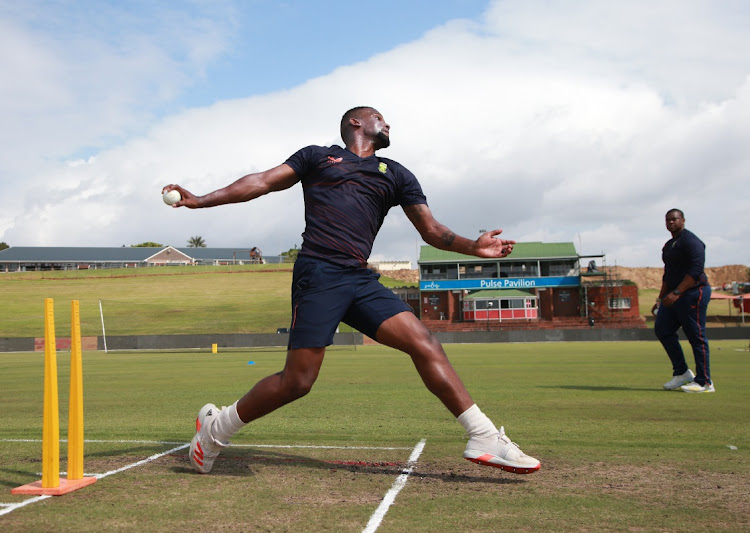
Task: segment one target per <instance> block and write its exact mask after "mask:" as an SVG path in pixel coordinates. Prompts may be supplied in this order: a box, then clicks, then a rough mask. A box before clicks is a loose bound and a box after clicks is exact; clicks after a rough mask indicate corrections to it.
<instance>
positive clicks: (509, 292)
mask: <svg viewBox="0 0 750 533" xmlns="http://www.w3.org/2000/svg"><path fill="white" fill-rule="evenodd" d="M529 296H533V294H531V292H529V291H522V290H519V289H485V290H481V291H473V292H470V293H469V295H468V296H466V298H464V299H465V300H471V299H472V298H528V297H529Z"/></svg>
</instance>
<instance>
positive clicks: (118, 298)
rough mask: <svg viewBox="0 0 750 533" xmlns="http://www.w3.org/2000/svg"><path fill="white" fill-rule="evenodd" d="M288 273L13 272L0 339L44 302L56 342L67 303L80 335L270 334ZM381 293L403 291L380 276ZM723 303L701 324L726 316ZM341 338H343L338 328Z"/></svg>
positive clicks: (65, 329) (643, 302)
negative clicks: (76, 307) (50, 307)
mask: <svg viewBox="0 0 750 533" xmlns="http://www.w3.org/2000/svg"><path fill="white" fill-rule="evenodd" d="M291 268H292V265H243V266H226V267H160V268H139V269H132V268H131V269H114V270H83V271H57V272H20V273H6V274H2V275H0V294H2V295H3V296H4V298H3V305H0V337H42V336H44V319H43V317H44V299H45V298H53V299H54V301H55V311H56V312H55V315H56V317H55V318H56V321H55V326H56V327H55V330H56V334H57V336H58V337H68V336H70V301H71V300H78V301H79V302H80V312H81V333H82V334H83V335H84V336H97V335H101V334H102V323H101V316H100V314H99V302H100V301H101V304H102V309H103V314H104V322H105V328H106V332H107V335H173V334H184V333H196V334H200V333H205V334H211V333H214V334H216V333H218V334H222V333H275V332H276V329H277V328H280V327H288V326H289V317H290V315H291V308H290V302H289V292H290V286H291V282H292V272H291ZM381 281H382V282H383V284H384V285H386V286H387V287H400V286H403V285H404V283H403V282H401V281H398V280H395V279H391V278H388V277H387V276H382V277H381ZM657 294H658V291H648V290H646V291H641V292H640V293H639V295H640V296H639V302H640V305H639V311H640V314H641V315H643V316H646V317H651V306H652V305H653V301H654V299H655V298H656V296H657ZM731 312H734V316H735V317H736V310H734V311H732V310H731V309H730V307H729V306H728V304H727V303H726V302H725V301H713V302H711V303H710V304H709V308H708V314H709V316H717V315H728V314H729V313H731ZM341 331H351V328H349V327H348V326H346V325H343V324H342V326H341Z"/></svg>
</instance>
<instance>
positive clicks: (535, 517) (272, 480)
mask: <svg viewBox="0 0 750 533" xmlns="http://www.w3.org/2000/svg"><path fill="white" fill-rule="evenodd" d="M746 346H747V341H716V342H713V343H712V345H711V347H712V369H713V374H714V380H715V383H716V388H717V392H716V393H715V394H712V395H689V394H684V393H680V392H665V391H663V390H661V384H662V383H663V382H665V381H666V380H667V379H668V378H669V375H670V372H669V363H668V360H667V358H666V356H665V355H664V353H663V350H662V349H661V347H660V345H659V344H658V343H657V342H623V343H615V342H611V343H564V344H560V343H542V344H487V345H448V346H446V350H447V352H448V353H449V356H450V357H451V360H452V361H453V364H454V366H455V367H456V369H457V370H458V372H459V374H460V375H461V376H462V378H463V380H464V382H465V383H466V385H467V387H468V388H469V390H470V391H471V393H472V395H473V396H474V398H475V400H476V401H477V403H478V404H479V405H480V406H481V408H482V409H483V411H485V412H486V413H487V414H489V415H490V416H491V418H492V419H493V420H494V421H495V422H496V423H497V424H498V425H501V424H502V425H504V426H505V427H506V430H507V431H508V434H509V435H510V436H511V437H512V438H513V439H514V440H516V441H517V442H519V443H520V445H521V446H522V448H523V449H524V451H526V452H527V453H529V454H531V455H534V456H536V457H538V458H539V459H540V460H541V461H542V464H543V466H542V469H541V470H540V471H539V472H538V473H536V474H533V475H529V476H514V475H512V474H507V473H504V472H501V471H499V470H494V469H489V468H483V467H479V466H476V465H473V464H471V463H469V462H468V461H465V460H463V459H461V452H462V451H463V443H464V442H465V439H464V436H463V430H462V428H461V427H460V426H459V424H457V423H456V422H455V420H453V418H452V417H451V416H450V415H449V413H448V412H447V411H446V410H445V409H444V408H443V407H442V406H441V405H440V404H439V402H438V401H437V400H436V399H435V398H434V397H433V396H432V395H430V394H429V393H428V392H427V391H426V390H425V388H424V386H423V385H422V383H421V381H420V379H419V377H418V375H417V373H416V371H415V370H414V368H413V366H412V364H411V362H410V361H409V358H408V357H407V356H405V355H403V354H401V353H399V352H397V351H395V350H391V349H387V348H384V347H380V346H372V347H369V346H368V347H360V348H358V349H357V350H356V351H341V350H336V351H330V352H329V353H328V354H327V355H326V362H325V363H324V365H323V369H322V371H321V374H320V378H319V380H318V383H317V384H316V386H315V388H314V389H313V391H312V392H311V393H310V394H309V395H308V396H307V397H305V398H303V399H301V400H299V401H298V402H295V403H294V404H292V405H289V406H286V407H284V408H282V409H281V410H279V411H278V412H275V413H272V414H271V415H269V416H267V417H265V418H263V419H261V420H259V421H256V422H254V423H253V424H251V425H250V426H248V427H247V428H245V429H244V430H243V431H241V432H240V433H239V434H238V435H237V436H236V437H235V439H234V440H233V444H234V445H235V446H233V447H230V448H229V449H227V450H226V451H225V452H224V453H223V454H222V455H221V456H220V459H219V460H217V463H216V466H215V467H214V472H213V473H212V474H211V475H208V476H201V475H198V474H195V473H193V472H192V471H190V469H189V464H188V461H187V459H186V457H185V451H184V450H181V451H179V452H178V453H175V454H173V455H168V456H165V457H162V458H160V459H158V460H156V461H153V462H150V463H147V464H145V465H142V466H139V467H136V468H132V469H130V470H127V471H125V472H123V473H120V474H115V475H112V476H109V477H106V478H103V479H100V480H99V481H98V482H97V483H96V484H94V485H92V486H91V487H87V488H84V489H82V490H80V491H78V492H75V493H72V494H69V495H67V496H63V497H59V498H53V499H49V500H45V501H43V502H39V503H35V504H32V505H28V506H26V507H23V508H20V509H17V510H15V511H13V512H12V513H10V514H7V515H5V516H0V529H2V530H4V531H36V530H54V529H56V530H64V531H72V530H76V529H78V530H89V529H91V527H92V524H96V528H97V530H101V531H115V530H117V531H177V530H186V529H191V530H198V531H209V530H210V531H362V530H363V529H364V527H365V525H366V524H367V521H368V519H369V517H370V515H371V514H372V513H373V512H374V510H375V509H376V507H377V506H378V504H379V502H380V500H381V499H382V498H383V496H384V495H385V493H386V492H387V491H388V489H389V488H390V487H391V486H392V485H393V483H394V481H395V479H396V477H397V476H398V475H399V474H400V472H401V469H402V468H404V467H405V466H406V461H407V459H408V456H409V454H410V451H411V449H412V448H413V447H414V446H415V444H416V443H417V442H418V441H419V440H420V439H425V440H426V445H425V449H424V452H423V453H422V455H421V456H420V458H419V460H418V462H417V464H416V467H415V470H414V472H413V474H412V475H411V476H410V477H409V481H408V483H407V484H406V486H405V488H404V489H403V490H402V492H401V493H400V494H399V495H398V497H397V499H396V501H395V504H394V506H393V507H391V508H390V510H389V512H388V514H387V515H386V517H385V519H384V521H383V524H382V525H381V527H380V529H379V531H383V532H392V531H399V532H400V531H409V532H412V531H498V530H521V531H581V530H586V531H634V530H636V531H637V530H644V531H675V532H676V531H685V530H686V529H689V530H691V531H692V530H695V531H716V530H721V531H743V530H744V531H746V530H748V528H750V513H748V511H749V510H750V508H749V505H748V500H747V495H748V494H750V452H749V451H748V450H750V408H748V406H750V387H748V380H747V375H748V365H750V359H749V358H748V352H747V351H741V350H742V349H743V348H745V347H746ZM42 359H43V358H42V355H41V354H34V353H15V354H0V405H2V406H3V408H4V416H3V422H2V424H0V453H1V454H2V457H3V464H2V466H0V484H1V485H2V486H3V488H4V489H5V490H6V492H5V493H4V496H1V497H0V502H3V503H12V502H18V501H21V500H23V499H25V497H23V496H15V495H11V494H10V489H11V488H13V487H15V486H18V485H21V484H24V483H28V482H30V481H33V480H36V479H38V478H39V475H38V473H39V472H40V471H41V464H40V463H39V459H40V457H41V444H40V443H38V442H10V441H9V440H8V439H39V438H41V424H42V417H41V413H42ZM250 360H252V361H254V363H255V364H254V365H248V364H247V362H248V361H250ZM283 360H284V354H283V353H282V352H272V351H251V350H237V351H226V352H221V353H219V354H218V355H211V354H208V353H205V352H204V353H197V352H184V353H183V352H133V353H111V354H103V353H98V352H86V353H85V354H84V400H85V409H86V414H85V417H86V428H85V432H86V438H87V439H95V440H101V441H110V442H98V443H89V444H87V445H86V462H85V471H86V472H91V473H102V472H108V471H111V470H114V469H116V468H119V467H122V466H125V465H127V464H131V463H134V462H136V461H139V460H141V459H144V458H146V457H148V456H150V455H152V454H156V453H161V452H164V451H167V450H169V449H170V448H172V447H174V445H170V444H163V445H159V444H148V443H135V442H127V441H135V440H138V441H169V442H178V443H187V442H188V441H189V440H190V438H191V437H192V434H193V420H194V417H195V413H196V412H197V410H198V409H199V408H200V406H201V405H202V404H203V403H205V402H207V401H212V402H214V403H216V404H218V405H227V404H230V403H232V402H233V401H234V400H236V399H237V397H238V396H240V395H242V394H243V393H244V392H245V391H246V390H247V389H248V388H249V387H250V386H252V384H254V383H255V382H256V381H257V380H258V379H259V378H261V377H263V376H265V375H268V374H271V373H273V372H276V371H278V370H279V369H280V368H281V366H282V365H283ZM58 362H59V366H60V369H59V381H60V404H61V436H62V437H63V438H65V428H66V418H67V408H66V405H67V404H66V402H67V389H66V386H67V380H68V364H69V363H68V361H67V354H65V353H58ZM111 441H122V442H111ZM269 444H279V445H290V446H291V445H300V444H304V445H327V446H347V447H350V448H348V449H317V448H264V447H261V446H260V445H269ZM354 446H371V447H396V448H399V449H367V450H362V449H354V448H351V447H354ZM729 446H735V447H737V449H736V450H732V449H730V448H729ZM61 459H62V461H61V470H64V469H65V447H64V445H63V446H62V447H61ZM346 461H349V462H358V463H356V464H348V463H345V462H346ZM394 463H395V465H394ZM0 510H2V507H0Z"/></svg>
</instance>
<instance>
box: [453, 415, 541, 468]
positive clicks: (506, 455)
mask: <svg viewBox="0 0 750 533" xmlns="http://www.w3.org/2000/svg"><path fill="white" fill-rule="evenodd" d="M464 459H468V460H469V461H471V462H472V463H477V464H478V465H484V466H494V467H495V468H502V469H503V470H505V471H506V472H512V473H514V474H531V473H532V472H536V471H537V470H539V468H540V467H541V466H542V463H540V462H539V461H538V460H537V459H534V458H533V457H529V456H528V455H526V454H525V453H523V452H522V451H521V449H520V448H519V447H518V445H517V444H516V443H515V442H513V441H511V440H510V439H509V438H508V437H507V436H506V435H505V428H503V427H501V428H500V431H499V432H498V433H495V434H494V435H491V436H489V437H485V438H478V437H472V438H470V439H469V442H468V443H467V444H466V450H464Z"/></svg>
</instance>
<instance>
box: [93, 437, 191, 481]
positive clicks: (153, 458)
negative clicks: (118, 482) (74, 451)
mask: <svg viewBox="0 0 750 533" xmlns="http://www.w3.org/2000/svg"><path fill="white" fill-rule="evenodd" d="M189 447H190V443H187V444H181V445H180V446H177V447H176V448H172V449H171V450H167V451H166V452H162V453H155V454H154V455H152V456H151V457H146V458H145V459H141V460H140V461H136V462H135V463H132V464H129V465H125V466H123V467H121V468H118V469H117V470H110V471H109V472H105V473H104V474H94V476H95V477H96V479H101V478H103V477H107V476H111V475H112V474H119V473H120V472H124V471H125V470H130V469H131V468H135V467H136V466H141V465H145V464H146V463H150V462H151V461H155V460H156V459H158V458H160V457H164V456H165V455H169V454H170V453H174V452H177V451H180V450H184V449H185V448H189Z"/></svg>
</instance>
